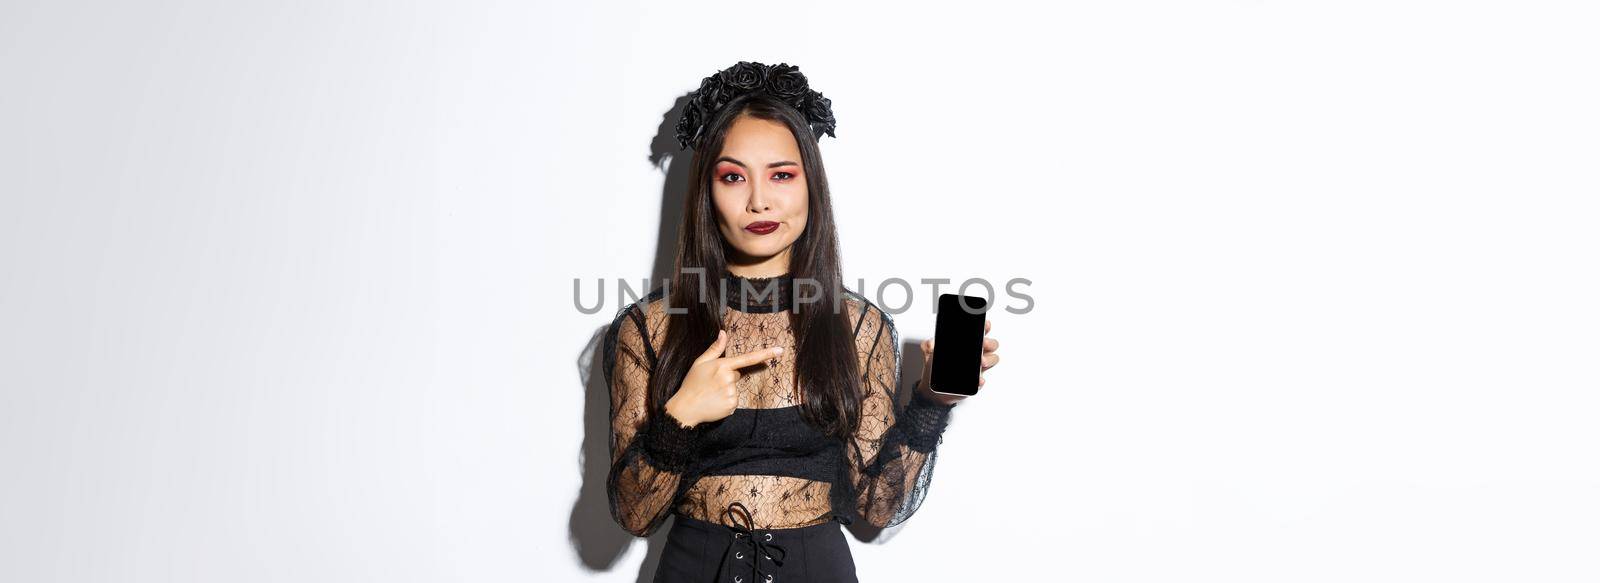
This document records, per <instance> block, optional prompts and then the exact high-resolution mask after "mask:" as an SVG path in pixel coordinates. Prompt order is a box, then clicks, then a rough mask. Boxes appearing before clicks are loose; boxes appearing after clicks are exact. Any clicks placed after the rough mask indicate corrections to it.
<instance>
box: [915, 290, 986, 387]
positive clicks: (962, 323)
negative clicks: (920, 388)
mask: <svg viewBox="0 0 1600 583" xmlns="http://www.w3.org/2000/svg"><path fill="white" fill-rule="evenodd" d="M988 313H989V302H988V301H986V300H984V299H983V298H979V297H973V296H963V295H956V294H940V295H939V308H938V311H936V312H935V313H934V317H935V318H936V320H935V322H934V330H933V371H932V372H931V373H930V374H931V375H932V377H933V378H932V379H930V380H929V381H928V388H929V389H930V390H932V391H933V392H935V393H945V394H947V395H965V396H969V397H970V396H972V395H976V394H978V373H980V372H983V322H984V319H985V318H987V317H988Z"/></svg>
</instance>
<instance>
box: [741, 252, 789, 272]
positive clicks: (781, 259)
mask: <svg viewBox="0 0 1600 583" xmlns="http://www.w3.org/2000/svg"><path fill="white" fill-rule="evenodd" d="M728 273H729V274H730V275H734V276H737V277H745V278H749V277H777V276H780V275H785V274H788V273H789V249H787V248H785V249H784V250H783V251H781V252H779V253H778V254H776V255H773V256H771V257H761V258H749V257H736V258H729V260H728Z"/></svg>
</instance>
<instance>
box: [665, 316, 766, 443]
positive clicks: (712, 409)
mask: <svg viewBox="0 0 1600 583" xmlns="http://www.w3.org/2000/svg"><path fill="white" fill-rule="evenodd" d="M727 348H728V334H727V332H724V331H722V330H718V331H717V339H716V341H715V342H712V343H711V347H710V348H707V349H706V351H705V352H704V353H702V354H701V355H700V357H699V358H696V359H694V364H692V365H690V366H689V373H688V374H687V375H684V377H683V385H682V386H680V387H678V392H677V393H676V394H674V395H673V396H672V398H671V399H667V414H668V415H671V416H673V417H675V418H677V420H678V422H679V423H681V424H683V426H685V427H694V426H695V425H699V424H701V423H705V422H708V421H716V420H718V419H721V418H723V417H727V416H729V415H732V414H733V411H734V410H735V409H738V408H739V391H738V383H739V378H740V377H742V376H744V375H741V374H739V369H741V368H745V367H747V366H752V365H756V364H760V363H762V362H764V361H766V360H767V359H770V358H777V357H778V355H780V354H783V347H782V346H771V347H767V348H763V349H761V350H752V351H750V352H746V353H744V354H737V355H734V356H722V352H723V351H724V350H727Z"/></svg>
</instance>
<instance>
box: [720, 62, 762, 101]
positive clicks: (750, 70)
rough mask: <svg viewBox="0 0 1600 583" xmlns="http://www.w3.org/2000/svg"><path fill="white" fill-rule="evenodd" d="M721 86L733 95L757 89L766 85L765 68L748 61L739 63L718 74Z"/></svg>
mask: <svg viewBox="0 0 1600 583" xmlns="http://www.w3.org/2000/svg"><path fill="white" fill-rule="evenodd" d="M718 77H720V78H721V80H722V84H723V85H725V86H727V88H728V89H729V90H731V91H732V92H733V93H735V94H738V93H745V92H747V91H752V90H755V89H758V88H760V87H761V86H762V84H764V83H766V78H767V66H766V65H763V64H761V63H752V62H750V61H739V63H738V64H736V65H734V66H732V67H728V68H727V69H723V70H722V72H721V73H719V74H718Z"/></svg>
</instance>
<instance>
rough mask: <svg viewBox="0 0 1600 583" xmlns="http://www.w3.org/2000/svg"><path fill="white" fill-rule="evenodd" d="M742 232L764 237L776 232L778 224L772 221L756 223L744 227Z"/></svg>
mask: <svg viewBox="0 0 1600 583" xmlns="http://www.w3.org/2000/svg"><path fill="white" fill-rule="evenodd" d="M744 230H746V231H750V232H752V233H755V234H757V235H765V234H767V233H771V232H773V231H776V230H778V223H775V222H772V221H756V222H754V223H750V224H748V225H745V226H744Z"/></svg>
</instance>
